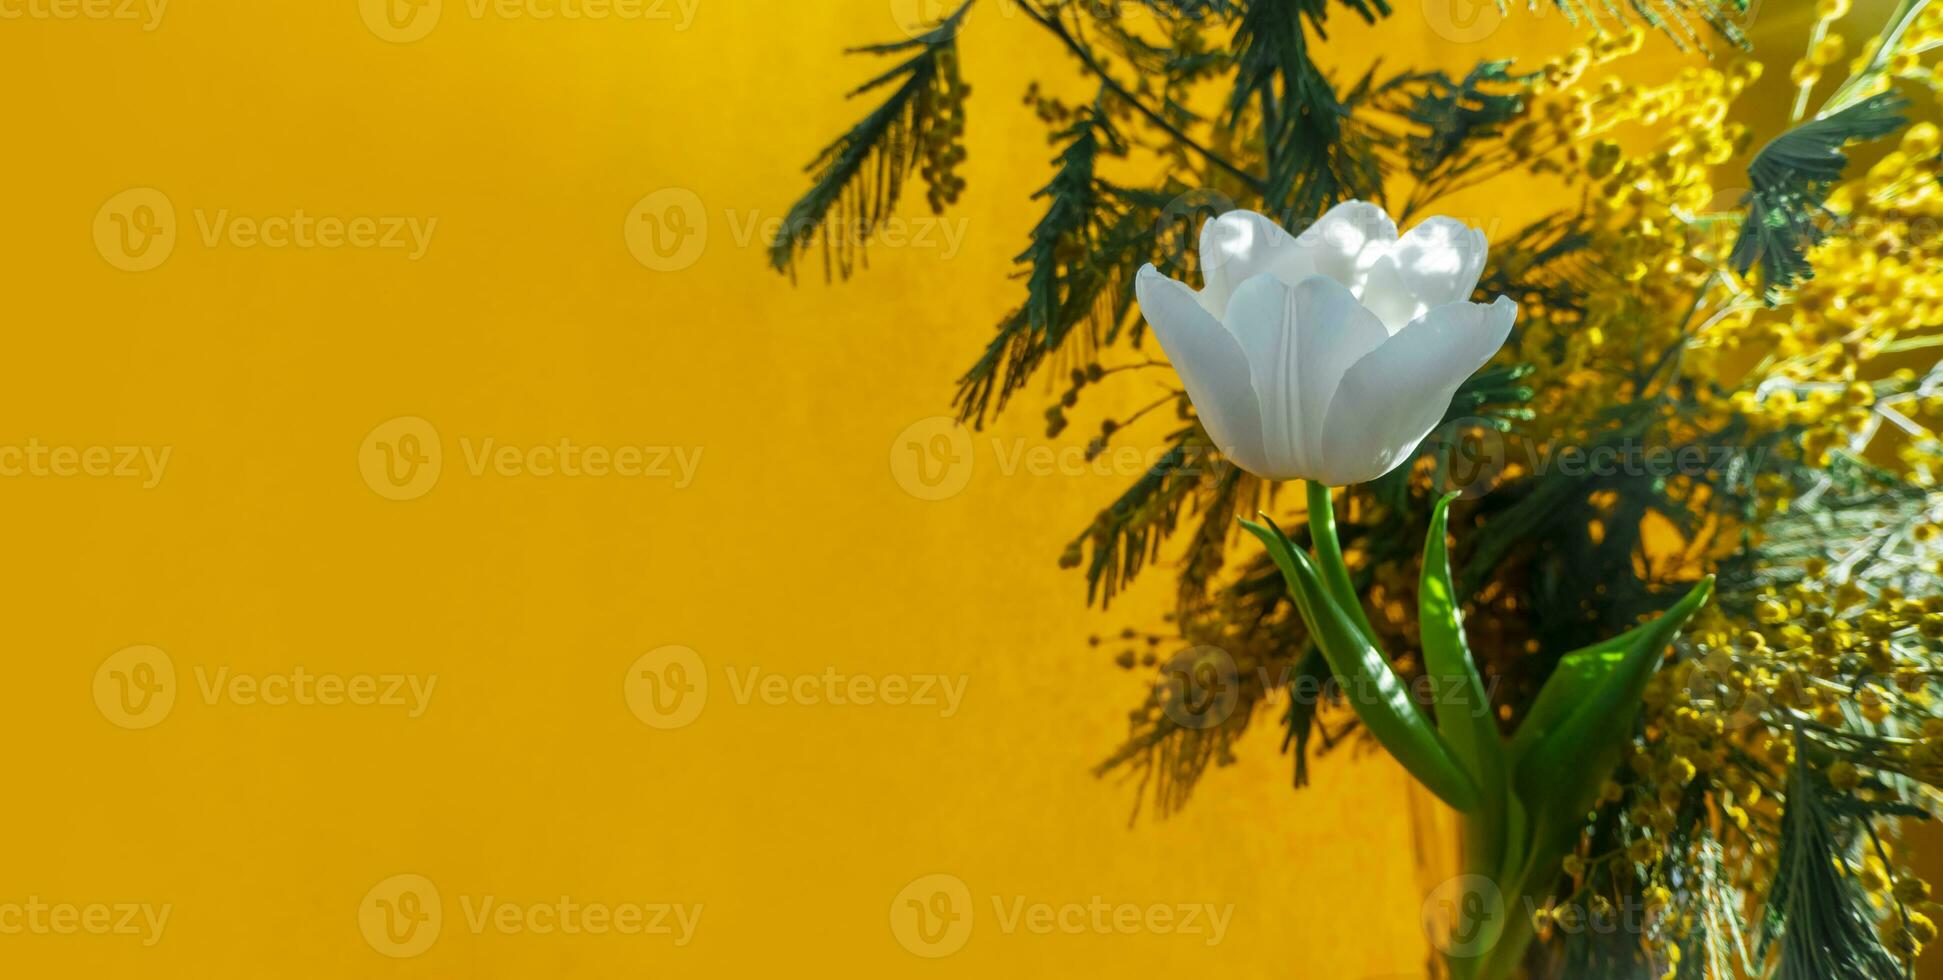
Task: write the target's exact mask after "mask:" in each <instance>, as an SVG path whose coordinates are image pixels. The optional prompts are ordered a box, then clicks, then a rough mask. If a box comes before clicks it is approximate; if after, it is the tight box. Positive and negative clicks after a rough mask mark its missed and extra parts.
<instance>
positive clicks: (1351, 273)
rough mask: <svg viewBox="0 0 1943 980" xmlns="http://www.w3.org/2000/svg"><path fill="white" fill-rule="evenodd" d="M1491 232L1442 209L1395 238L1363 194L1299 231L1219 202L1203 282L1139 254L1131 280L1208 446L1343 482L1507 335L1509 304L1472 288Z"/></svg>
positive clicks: (1386, 458)
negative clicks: (1184, 278)
mask: <svg viewBox="0 0 1943 980" xmlns="http://www.w3.org/2000/svg"><path fill="white" fill-rule="evenodd" d="M1486 248H1487V246H1486V243H1485V240H1484V233H1483V232H1481V231H1478V230H1477V229H1474V228H1469V227H1466V226H1465V225H1464V224H1463V223H1462V222H1460V221H1456V220H1454V219H1451V218H1442V217H1438V218H1428V219H1426V220H1425V221H1424V222H1423V223H1422V224H1419V225H1417V226H1416V227H1415V228H1412V229H1410V231H1409V233H1407V234H1405V235H1403V236H1402V237H1400V238H1399V237H1398V236H1397V228H1396V223H1395V222H1393V221H1391V220H1390V217H1389V215H1387V214H1385V213H1383V209H1382V208H1379V207H1377V206H1375V205H1373V204H1366V203H1364V202H1362V201H1348V202H1345V203H1343V204H1339V205H1337V206H1336V207H1334V208H1331V209H1330V210H1329V213H1328V214H1325V215H1323V216H1322V219H1321V220H1320V221H1318V222H1316V223H1315V224H1314V225H1313V226H1311V227H1310V228H1309V229H1308V230H1306V231H1304V232H1303V233H1302V234H1301V235H1299V236H1297V235H1290V234H1289V233H1288V232H1287V231H1284V230H1283V229H1282V228H1281V227H1280V226H1279V225H1277V224H1276V223H1275V222H1273V221H1271V220H1269V219H1268V218H1266V217H1263V216H1262V215H1259V214H1256V213H1254V212H1253V211H1230V212H1228V213H1227V214H1224V215H1222V216H1220V217H1219V218H1214V219H1212V220H1210V221H1208V223H1207V224H1206V225H1205V226H1203V227H1202V229H1201V252H1200V255H1201V269H1202V278H1203V279H1204V280H1205V282H1204V283H1203V285H1204V287H1205V288H1203V289H1202V290H1201V291H1200V292H1195V291H1194V290H1193V289H1192V288H1191V287H1189V286H1188V285H1187V284H1185V283H1182V282H1177V281H1175V280H1173V279H1169V278H1167V277H1166V276H1164V275H1161V274H1160V272H1159V271H1158V270H1156V269H1155V268H1154V267H1153V266H1152V265H1148V266H1145V267H1143V268H1142V269H1141V270H1140V276H1139V278H1138V280H1137V281H1136V284H1135V295H1136V296H1137V297H1138V298H1139V300H1140V312H1141V313H1142V314H1144V315H1145V316H1146V318H1147V322H1148V323H1150V324H1152V325H1153V328H1154V335H1155V336H1157V337H1159V338H1160V343H1161V346H1162V347H1164V348H1166V350H1167V356H1168V358H1169V359H1170V360H1172V361H1173V363H1174V368H1175V370H1176V371H1178V372H1179V373H1180V376H1181V381H1182V383H1183V384H1185V385H1186V387H1187V393H1188V397H1190V398H1191V399H1193V401H1194V407H1195V410H1196V412H1198V413H1199V414H1200V417H1201V424H1202V425H1203V426H1205V427H1206V428H1207V430H1208V435H1209V437H1211V438H1212V439H1213V440H1214V443H1215V445H1216V447H1217V448H1219V449H1220V450H1221V451H1222V452H1223V453H1225V454H1226V455H1227V456H1228V457H1229V458H1230V459H1232V460H1234V462H1235V463H1236V464H1237V465H1239V466H1241V467H1242V468H1243V469H1245V470H1248V471H1249V472H1251V473H1254V474H1255V475H1257V476H1261V477H1264V478H1266V479H1271V480H1292V479H1305V480H1314V481H1318V482H1320V483H1323V484H1327V485H1329V486H1348V485H1349V484H1352V483H1362V482H1365V481H1368V480H1373V479H1376V478H1377V477H1379V476H1382V475H1383V474H1385V473H1388V472H1389V471H1391V470H1392V469H1395V468H1396V467H1397V466H1398V465H1400V464H1402V463H1403V462H1404V461H1406V460H1408V459H1410V458H1411V456H1412V455H1413V454H1414V452H1415V450H1416V448H1417V444H1418V443H1421V442H1422V441H1423V440H1424V437H1425V436H1427V435H1429V434H1430V430H1431V429H1433V428H1435V427H1436V426H1437V423H1438V422H1440V421H1441V420H1442V419H1443V417H1444V411H1445V410H1446V409H1447V408H1449V407H1450V401H1451V397H1452V396H1453V395H1455V394H1456V393H1457V388H1458V386H1459V385H1461V384H1463V383H1464V380H1465V379H1466V378H1469V377H1470V376H1471V375H1472V373H1474V372H1476V371H1477V369H1478V368H1480V367H1483V366H1484V364H1485V362H1487V361H1489V360H1490V359H1491V356H1492V354H1494V353H1496V352H1497V350H1498V348H1500V347H1502V346H1503V345H1504V342H1505V337H1506V336H1507V335H1509V334H1510V332H1511V324H1512V321H1513V320H1514V319H1516V317H1517V315H1518V304H1516V303H1514V302H1512V301H1511V300H1510V299H1509V298H1507V297H1504V296H1500V297H1498V299H1497V301H1496V302H1494V303H1490V304H1488V305H1487V304H1483V303H1472V302H1469V298H1470V295H1471V292H1472V291H1473V290H1475V289H1476V288H1477V282H1478V276H1479V274H1481V273H1482V272H1483V270H1484V257H1485V252H1486Z"/></svg>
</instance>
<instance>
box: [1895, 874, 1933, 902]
mask: <svg viewBox="0 0 1943 980" xmlns="http://www.w3.org/2000/svg"><path fill="white" fill-rule="evenodd" d="M1929 898H1930V885H1929V882H1927V881H1924V880H1923V879H1921V878H1918V877H1916V876H1914V875H1906V876H1904V877H1901V878H1898V879H1896V901H1898V902H1901V903H1903V904H1905V905H1915V904H1917V903H1919V902H1927V901H1929Z"/></svg>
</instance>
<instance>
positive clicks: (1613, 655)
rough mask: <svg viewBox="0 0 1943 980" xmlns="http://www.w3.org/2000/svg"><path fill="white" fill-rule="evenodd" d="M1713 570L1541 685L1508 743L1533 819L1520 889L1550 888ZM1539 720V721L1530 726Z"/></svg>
mask: <svg viewBox="0 0 1943 980" xmlns="http://www.w3.org/2000/svg"><path fill="white" fill-rule="evenodd" d="M1713 587H1714V579H1713V576H1711V575H1709V576H1708V577H1706V578H1704V579H1702V580H1700V582H1699V584H1697V585H1695V586H1694V587H1693V589H1692V590H1691V591H1689V592H1688V593H1687V594H1686V597H1685V598H1683V599H1681V600H1680V601H1679V602H1678V603H1676V604H1674V606H1673V608H1671V609H1669V610H1667V611H1666V612H1664V613H1662V614H1660V616H1659V618H1657V619H1655V620H1653V621H1652V622H1651V623H1648V624H1646V625H1645V626H1643V627H1640V628H1639V629H1636V630H1633V631H1631V632H1628V633H1626V634H1623V635H1622V636H1619V637H1616V638H1614V639H1613V640H1611V641H1608V642H1607V643H1603V644H1599V645H1597V646H1594V647H1590V648H1588V649H1586V650H1580V651H1576V652H1574V653H1571V654H1567V655H1566V658H1565V659H1566V660H1567V661H1571V666H1570V667H1569V668H1568V667H1567V666H1566V665H1565V663H1564V662H1561V664H1560V670H1561V672H1562V673H1561V674H1557V675H1554V677H1553V682H1556V683H1558V684H1561V685H1563V686H1561V687H1560V688H1559V690H1558V692H1557V693H1551V688H1552V686H1553V682H1548V683H1547V684H1546V690H1544V691H1541V692H1539V701H1540V702H1542V703H1543V705H1544V710H1543V713H1542V715H1540V714H1539V712H1538V711H1537V710H1536V709H1534V715H1538V717H1536V718H1535V719H1534V718H1527V719H1526V721H1525V724H1524V725H1523V726H1521V727H1520V729H1519V732H1518V736H1517V737H1515V738H1513V739H1512V744H1511V753H1510V760H1511V767H1512V769H1511V771H1512V785H1513V786H1514V787H1515V788H1516V790H1517V794H1518V797H1519V799H1520V800H1521V801H1522V802H1523V803H1524V806H1525V810H1526V813H1527V814H1528V815H1529V817H1530V819H1531V827H1532V832H1531V834H1530V835H1528V836H1529V839H1530V841H1531V844H1532V850H1531V853H1530V854H1529V855H1528V856H1527V857H1526V859H1525V861H1524V862H1523V865H1524V870H1523V872H1522V874H1521V875H1519V876H1518V879H1517V880H1518V881H1519V882H1520V888H1521V891H1522V892H1523V893H1525V894H1534V893H1543V892H1545V891H1548V890H1549V888H1550V883H1551V882H1552V881H1555V880H1556V878H1557V875H1558V871H1559V868H1558V862H1559V861H1560V859H1562V858H1563V857H1564V855H1565V852H1566V851H1567V850H1569V849H1570V847H1571V843H1572V840H1573V839H1574V837H1575V836H1576V835H1577V833H1578V829H1579V827H1580V825H1581V824H1582V823H1583V821H1584V819H1585V815H1586V813H1587V811H1589V810H1590V809H1591V808H1592V805H1593V803H1594V801H1595V800H1596V799H1597V798H1598V793H1599V784H1600V783H1601V782H1603V781H1605V779H1606V778H1607V777H1608V776H1610V775H1611V774H1612V771H1613V769H1614V767H1616V766H1617V765H1618V764H1619V756H1620V753H1621V751H1622V750H1623V749H1624V748H1625V746H1626V745H1627V744H1628V742H1629V741H1630V739H1629V738H1628V735H1629V734H1630V733H1631V730H1632V726H1633V720H1634V718H1636V717H1637V716H1638V715H1639V706H1640V698H1641V697H1642V696H1643V695H1644V694H1645V692H1646V684H1647V682H1648V681H1650V680H1652V678H1653V673H1654V671H1656V670H1657V669H1658V668H1659V665H1660V660H1661V658H1662V657H1663V656H1664V654H1665V652H1666V646H1667V644H1668V643H1670V642H1672V640H1673V635H1674V634H1675V633H1677V632H1679V630H1680V627H1682V626H1684V625H1686V622H1687V620H1688V619H1689V618H1691V617H1692V616H1693V614H1694V613H1696V612H1698V611H1699V610H1700V607H1701V606H1702V605H1704V604H1706V602H1707V598H1708V596H1710V595H1711V594H1712V593H1713ZM1534 720H1536V721H1537V722H1538V723H1539V724H1538V726H1537V727H1534V726H1533V722H1534Z"/></svg>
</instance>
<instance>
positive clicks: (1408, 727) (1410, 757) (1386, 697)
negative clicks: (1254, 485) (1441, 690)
mask: <svg viewBox="0 0 1943 980" xmlns="http://www.w3.org/2000/svg"><path fill="white" fill-rule="evenodd" d="M1241 526H1242V527H1245V528H1247V529H1248V531H1249V533H1251V534H1253V535H1255V537H1257V538H1259V539H1261V542H1262V544H1263V545H1265V546H1267V548H1268V553H1269V556H1270V557H1271V558H1273V559H1274V561H1275V565H1276V567H1278V568H1280V569H1281V570H1282V577H1283V578H1284V579H1286V580H1287V581H1288V584H1289V591H1290V592H1291V593H1293V594H1294V596H1295V604H1296V608H1297V609H1299V610H1300V611H1301V613H1302V618H1303V620H1305V621H1306V622H1307V623H1308V624H1309V633H1310V636H1311V637H1313V638H1314V639H1315V641H1316V645H1317V646H1319V647H1321V648H1322V655H1323V657H1324V658H1325V659H1327V660H1328V661H1329V669H1330V670H1331V671H1332V672H1333V673H1334V674H1335V675H1336V683H1337V684H1339V685H1341V687H1342V690H1343V696H1344V698H1345V699H1346V700H1347V701H1348V702H1349V704H1350V707H1351V708H1353V709H1354V710H1355V711H1356V716H1357V717H1358V718H1361V719H1362V721H1363V724H1364V726H1365V727H1367V728H1368V729H1369V732H1370V734H1371V735H1373V736H1375V738H1376V740H1377V742H1378V743H1380V744H1381V745H1382V746H1383V747H1384V748H1385V749H1388V750H1389V752H1390V754H1391V755H1392V756H1395V757H1396V760H1397V762H1399V763H1401V764H1402V765H1403V768H1404V769H1406V770H1408V771H1409V772H1410V774H1411V775H1412V776H1415V777H1416V778H1417V781H1418V782H1421V783H1423V784H1424V786H1425V787H1426V788H1428V789H1429V790H1430V791H1431V792H1432V793H1435V794H1437V797H1438V798H1439V799H1441V800H1443V801H1444V802H1445V803H1447V804H1449V805H1450V806H1451V807H1452V808H1453V809H1456V810H1459V811H1462V812H1466V813H1470V812H1474V811H1476V810H1477V808H1478V806H1479V803H1480V801H1479V797H1478V788H1477V784H1476V783H1475V782H1474V781H1472V779H1471V777H1470V775H1469V774H1468V773H1466V772H1465V771H1464V767H1463V766H1461V765H1459V764H1458V762H1457V759H1456V758H1455V757H1454V756H1452V755H1451V751H1450V746H1448V745H1446V744H1444V740H1443V739H1442V738H1441V737H1439V736H1438V734H1437V730H1436V729H1435V728H1433V727H1431V724H1430V721H1429V720H1428V719H1426V718H1425V717H1424V714H1423V712H1422V711H1421V710H1419V709H1418V708H1417V704H1416V702H1415V701H1413V700H1411V697H1410V691H1409V689H1408V688H1406V687H1405V686H1404V684H1403V681H1402V680H1401V679H1400V678H1398V677H1397V675H1396V671H1395V670H1394V669H1392V668H1391V666H1390V661H1389V660H1388V659H1386V658H1385V657H1384V656H1383V654H1382V653H1381V652H1380V651H1378V650H1377V649H1376V647H1374V646H1372V645H1371V644H1370V642H1369V639H1368V638H1367V637H1365V636H1364V635H1363V634H1362V632H1361V631H1360V630H1358V629H1357V627H1356V625H1355V624H1354V623H1352V622H1350V619H1349V615H1348V614H1347V613H1345V612H1343V610H1342V607H1340V606H1338V605H1337V604H1336V603H1335V601H1334V600H1332V599H1330V598H1329V594H1328V592H1327V591H1325V589H1324V587H1323V584H1322V578H1321V576H1319V575H1317V574H1316V569H1315V566H1314V564H1312V563H1311V562H1310V560H1309V556H1308V555H1307V554H1305V553H1304V552H1303V551H1302V550H1301V549H1298V548H1296V547H1295V546H1294V544H1292V543H1291V542H1290V541H1289V539H1288V537H1287V536H1286V535H1284V534H1282V533H1281V531H1279V530H1270V529H1269V528H1267V527H1263V526H1262V525H1260V524H1256V523H1254V522H1252V521H1242V522H1241Z"/></svg>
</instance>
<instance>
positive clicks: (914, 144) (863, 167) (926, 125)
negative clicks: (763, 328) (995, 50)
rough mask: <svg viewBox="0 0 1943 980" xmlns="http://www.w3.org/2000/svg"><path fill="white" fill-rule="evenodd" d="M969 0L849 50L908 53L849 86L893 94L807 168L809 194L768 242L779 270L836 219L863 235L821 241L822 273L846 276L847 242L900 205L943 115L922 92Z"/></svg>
mask: <svg viewBox="0 0 1943 980" xmlns="http://www.w3.org/2000/svg"><path fill="white" fill-rule="evenodd" d="M970 9H971V2H970V0H967V2H966V3H965V4H964V5H963V6H961V7H959V8H958V10H957V11H956V12H955V13H953V14H952V15H951V16H950V17H947V18H946V19H945V20H944V21H943V22H942V23H940V24H939V25H938V26H936V27H934V28H932V29H931V30H929V31H926V32H924V33H923V34H920V35H918V36H917V37H913V38H911V39H909V40H906V41H898V42H894V43H890V44H873V45H867V46H865V47H860V48H854V49H852V51H853V52H854V53H861V54H873V55H898V54H908V55H909V56H908V57H906V58H905V59H904V60H903V61H901V62H899V63H898V64H897V65H896V66H894V67H892V68H891V69H889V70H888V71H885V72H883V73H882V74H880V75H878V76H877V77H875V78H872V79H870V80H869V81H867V82H865V83H863V84H862V85H859V86H857V87H856V88H855V89H853V90H851V92H850V95H849V97H850V98H856V97H857V96H860V95H864V94H866V93H869V92H874V91H877V90H878V89H882V88H886V87H888V88H889V89H890V94H889V95H888V96H887V97H886V98H885V99H884V101H883V102H882V103H881V104H879V105H878V106H877V108H875V109H873V110H871V111H870V114H869V115H866V116H864V118H863V119H862V120H861V121H859V122H858V123H857V125H855V126H853V127H851V129H850V131H849V132H847V133H844V134H843V135H842V136H839V137H837V138H836V139H835V140H834V141H832V142H831V143H830V144H829V145H828V146H825V147H824V148H823V149H822V150H821V151H820V152H818V153H817V155H816V157H815V158H814V159H812V160H811V161H810V163H809V165H808V166H807V167H805V168H804V169H805V170H806V171H808V172H809V173H810V175H811V177H812V183H811V186H810V189H809V192H808V193H806V194H804V195H803V197H802V198H801V199H800V200H798V201H797V202H796V203H795V204H794V205H793V206H791V207H790V209H789V214H788V215H786V216H785V217H784V219H783V226H782V230H781V231H780V232H778V234H777V235H776V240H775V241H774V242H772V243H771V244H770V248H769V261H770V264H771V265H774V266H775V267H776V268H777V269H778V270H779V271H785V272H789V273H791V274H792V275H794V273H795V266H796V259H797V257H798V256H799V255H801V254H802V253H803V252H805V251H807V250H808V249H810V248H811V246H812V244H813V243H814V242H815V241H816V240H817V237H818V236H817V232H818V230H819V229H821V228H823V227H824V226H825V225H826V224H827V223H829V222H831V221H833V220H834V219H836V218H838V217H845V218H849V219H853V220H855V221H856V222H857V223H858V225H859V228H858V230H859V231H860V232H861V233H862V234H860V235H856V236H852V235H839V236H834V237H836V238H837V239H838V241H839V244H837V245H834V246H833V245H831V244H830V236H825V237H824V239H823V248H824V252H823V261H824V272H825V275H826V276H827V275H829V274H830V272H831V271H832V270H834V271H836V272H837V273H839V274H841V275H843V276H845V277H848V276H849V274H850V270H851V264H852V262H854V261H857V260H860V259H861V258H862V257H863V256H862V253H861V252H854V253H853V252H851V251H849V249H851V248H852V247H853V246H851V245H850V244H849V243H850V242H851V241H852V240H854V239H862V238H868V237H869V233H870V232H872V231H874V230H875V229H876V228H877V226H878V224H879V223H880V222H882V221H883V220H884V219H885V218H886V217H889V216H890V214H891V212H892V209H894V208H895V207H896V206H897V201H898V198H899V197H900V195H901V193H902V191H903V188H904V181H905V180H906V179H907V178H908V177H909V176H910V175H911V172H912V171H913V170H915V169H916V168H917V165H918V159H919V155H920V151H921V148H922V146H923V145H924V143H925V141H926V140H927V139H928V138H929V137H930V136H931V134H932V131H933V130H934V129H935V128H936V127H938V126H940V125H942V124H943V123H944V121H945V120H944V117H943V116H941V115H939V114H936V113H929V112H923V111H920V107H921V105H922V104H923V102H924V99H923V98H922V95H923V93H925V92H927V91H929V90H931V89H932V88H933V86H935V85H936V84H937V82H938V76H939V70H940V63H941V61H942V60H943V59H944V58H945V57H946V56H947V55H948V54H949V55H953V56H955V53H956V45H957V41H958V29H959V27H960V26H961V25H962V24H963V22H964V18H965V14H966V12H967V11H969V10H970Z"/></svg>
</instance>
